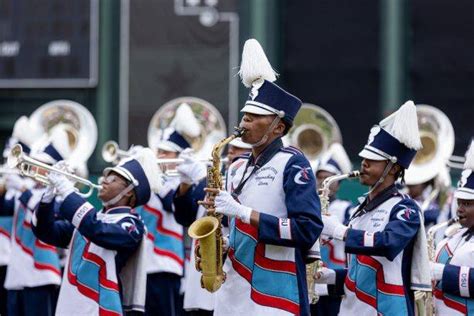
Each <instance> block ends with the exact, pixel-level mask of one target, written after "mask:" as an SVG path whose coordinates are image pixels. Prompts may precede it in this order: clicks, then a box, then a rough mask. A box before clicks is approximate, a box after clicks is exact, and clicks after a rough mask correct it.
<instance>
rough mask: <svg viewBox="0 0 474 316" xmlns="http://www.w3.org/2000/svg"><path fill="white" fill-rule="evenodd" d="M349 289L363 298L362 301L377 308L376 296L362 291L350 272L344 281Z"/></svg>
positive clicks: (360, 298) (359, 297)
mask: <svg viewBox="0 0 474 316" xmlns="http://www.w3.org/2000/svg"><path fill="white" fill-rule="evenodd" d="M344 284H345V285H346V287H347V289H348V290H349V291H351V292H353V293H355V295H356V297H357V298H358V299H359V300H361V301H362V302H364V303H366V304H368V305H370V306H372V307H373V308H375V309H377V301H376V299H375V297H372V296H370V295H368V294H367V293H364V292H362V291H361V290H359V289H358V288H357V287H356V284H355V282H354V281H353V280H351V279H350V278H349V274H348V275H347V276H346V280H345V282H344Z"/></svg>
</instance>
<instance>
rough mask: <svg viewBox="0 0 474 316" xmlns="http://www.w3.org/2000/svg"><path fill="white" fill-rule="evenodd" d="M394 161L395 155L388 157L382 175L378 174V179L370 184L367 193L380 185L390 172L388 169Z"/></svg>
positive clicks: (395, 159)
mask: <svg viewBox="0 0 474 316" xmlns="http://www.w3.org/2000/svg"><path fill="white" fill-rule="evenodd" d="M396 161H397V158H396V157H391V158H390V159H388V164H387V165H386V166H385V169H384V170H383V173H382V175H381V176H380V178H379V179H378V181H377V182H376V183H375V184H374V185H373V186H372V188H371V189H370V191H369V192H368V193H367V194H370V193H372V192H373V191H374V190H375V189H376V188H377V187H378V186H379V185H381V184H382V183H383V182H384V181H385V177H386V176H387V174H388V173H389V172H390V170H391V169H392V167H393V165H394V164H395V162H396Z"/></svg>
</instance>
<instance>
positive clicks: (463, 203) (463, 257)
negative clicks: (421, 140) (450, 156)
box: [430, 141, 474, 315]
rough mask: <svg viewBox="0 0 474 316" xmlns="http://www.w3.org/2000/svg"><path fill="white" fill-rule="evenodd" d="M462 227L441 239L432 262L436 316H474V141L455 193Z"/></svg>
mask: <svg viewBox="0 0 474 316" xmlns="http://www.w3.org/2000/svg"><path fill="white" fill-rule="evenodd" d="M454 197H455V198H456V199H457V205H458V209H457V215H458V218H459V224H461V226H462V228H460V229H458V230H457V231H456V232H454V233H452V234H450V236H448V237H447V238H446V239H444V240H442V241H441V242H440V243H439V244H438V246H437V249H436V255H435V258H434V259H435V262H431V264H430V266H431V276H432V279H433V280H434V281H435V282H436V286H435V289H434V295H435V311H436V315H474V238H473V233H474V141H472V142H471V146H470V148H469V150H468V152H467V154H466V161H465V164H464V171H463V173H462V176H461V180H460V181H459V184H458V188H457V189H456V191H455V193H454Z"/></svg>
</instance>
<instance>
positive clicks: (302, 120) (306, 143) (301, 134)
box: [288, 103, 342, 161]
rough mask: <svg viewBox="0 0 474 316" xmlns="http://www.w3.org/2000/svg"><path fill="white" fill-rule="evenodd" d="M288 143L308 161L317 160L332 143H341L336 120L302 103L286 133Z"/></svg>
mask: <svg viewBox="0 0 474 316" xmlns="http://www.w3.org/2000/svg"><path fill="white" fill-rule="evenodd" d="M288 139H289V143H290V145H292V146H295V147H297V148H299V149H300V150H301V151H302V152H303V153H304V154H305V156H306V158H307V159H308V160H309V161H314V160H316V159H318V158H319V157H320V156H321V155H322V154H323V153H324V152H326V151H327V150H328V148H329V146H330V145H331V144H332V143H336V142H337V143H342V137H341V131H340V129H339V126H338V125H337V123H336V120H335V119H334V118H333V117H332V116H331V114H329V113H328V112H327V111H326V110H324V109H323V108H321V107H320V106H317V105H314V104H310V103H303V105H302V106H301V109H300V110H299V112H298V114H297V115H296V117H295V119H294V123H293V127H292V128H291V129H290V131H289V132H288Z"/></svg>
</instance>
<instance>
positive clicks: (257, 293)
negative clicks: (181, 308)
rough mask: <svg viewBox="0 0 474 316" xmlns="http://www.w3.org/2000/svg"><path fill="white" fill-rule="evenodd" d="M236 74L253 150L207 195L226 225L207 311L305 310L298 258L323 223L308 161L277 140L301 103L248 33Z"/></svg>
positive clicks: (302, 274) (280, 312) (262, 312)
mask: <svg viewBox="0 0 474 316" xmlns="http://www.w3.org/2000/svg"><path fill="white" fill-rule="evenodd" d="M240 75H241V78H242V81H243V83H244V85H245V86H246V87H248V88H250V90H251V91H250V95H249V99H248V100H247V102H246V104H245V106H244V107H243V109H242V112H243V113H244V115H243V118H242V120H241V123H240V127H241V128H243V129H244V130H245V132H244V134H243V136H242V141H244V142H245V143H248V144H251V145H252V152H251V153H250V154H249V155H246V156H244V157H239V158H238V159H236V160H235V161H234V162H233V163H232V165H231V166H230V167H229V170H228V172H227V178H226V190H219V189H213V190H212V192H211V193H213V194H216V197H215V200H214V202H215V203H212V201H207V202H208V203H209V204H214V206H215V211H216V212H217V213H220V214H223V215H226V216H227V217H228V218H229V229H230V235H229V249H228V256H227V258H226V260H225V263H224V268H223V269H224V272H225V273H226V280H225V282H224V283H223V284H222V286H221V288H220V289H219V290H218V291H217V292H216V306H215V310H214V315H294V314H297V315H309V313H310V311H309V303H308V292H307V286H306V273H305V271H306V268H305V262H304V258H305V254H306V252H307V251H308V250H309V249H310V248H311V246H312V245H313V244H314V242H315V241H316V239H317V238H318V236H319V234H320V232H321V229H322V222H321V217H320V204H319V198H318V196H317V194H316V192H315V190H314V188H315V185H316V182H315V178H314V175H313V173H312V172H311V167H310V164H309V162H308V161H307V159H306V158H305V157H304V155H303V154H302V153H301V152H300V151H299V150H297V149H295V148H292V147H283V143H282V140H281V138H282V136H284V135H285V134H286V133H287V131H288V130H289V128H290V127H291V126H292V121H293V118H294V117H295V115H296V113H297V112H298V110H299V108H300V107H301V101H300V100H299V99H298V98H296V97H295V96H293V95H291V94H289V93H288V92H286V91H285V90H283V89H282V88H280V87H279V86H277V85H276V84H274V83H273V81H275V80H276V77H275V73H274V71H273V70H272V68H271V65H270V64H269V62H268V60H267V58H266V56H265V53H264V52H263V49H262V48H261V46H260V44H259V43H258V42H257V41H256V40H254V39H251V40H248V41H246V43H245V45H244V50H243V53H242V64H241V67H240ZM208 191H210V190H208Z"/></svg>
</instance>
